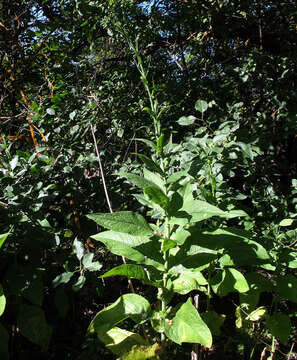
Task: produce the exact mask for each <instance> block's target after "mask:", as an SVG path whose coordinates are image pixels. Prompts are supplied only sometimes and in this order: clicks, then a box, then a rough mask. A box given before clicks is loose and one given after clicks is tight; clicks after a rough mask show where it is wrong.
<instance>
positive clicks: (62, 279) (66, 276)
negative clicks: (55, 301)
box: [53, 272, 73, 288]
mask: <svg viewBox="0 0 297 360" xmlns="http://www.w3.org/2000/svg"><path fill="white" fill-rule="evenodd" d="M72 275H73V272H64V273H63V274H60V275H58V276H57V277H55V278H54V280H53V287H54V288H55V287H57V286H59V285H60V284H66V283H68V282H69V280H70V279H71V278H72Z"/></svg>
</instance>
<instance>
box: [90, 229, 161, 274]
mask: <svg viewBox="0 0 297 360" xmlns="http://www.w3.org/2000/svg"><path fill="white" fill-rule="evenodd" d="M91 237H92V238H93V239H94V240H97V241H101V242H102V243H103V244H105V246H106V247H107V248H108V249H109V250H110V251H111V252H112V253H113V254H115V255H119V256H124V257H125V258H127V259H130V260H133V261H135V262H136V263H139V264H146V265H151V266H154V267H155V268H156V269H158V270H164V266H163V261H164V260H163V258H162V256H161V244H160V242H159V240H158V239H157V238H156V237H153V238H149V237H146V236H133V235H130V234H125V233H121V232H116V231H104V232H102V233H99V234H97V235H93V236H91Z"/></svg>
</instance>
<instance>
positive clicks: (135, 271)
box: [100, 264, 157, 286]
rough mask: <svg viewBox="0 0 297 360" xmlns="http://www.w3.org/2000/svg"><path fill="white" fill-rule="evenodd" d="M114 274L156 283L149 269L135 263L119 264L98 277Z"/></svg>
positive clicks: (150, 283)
mask: <svg viewBox="0 0 297 360" xmlns="http://www.w3.org/2000/svg"><path fill="white" fill-rule="evenodd" d="M115 275H121V276H126V277H129V278H132V279H138V280H142V281H143V282H144V283H146V284H149V285H154V286H157V284H156V283H155V282H154V281H152V278H151V275H150V272H149V270H148V269H146V268H144V267H143V266H141V265H136V264H123V265H119V266H116V267H114V268H113V269H111V270H109V271H107V272H106V273H104V274H103V275H101V276H100V278H106V277H109V276H115Z"/></svg>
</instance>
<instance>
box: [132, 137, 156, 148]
mask: <svg viewBox="0 0 297 360" xmlns="http://www.w3.org/2000/svg"><path fill="white" fill-rule="evenodd" d="M135 140H138V141H141V142H143V143H144V144H146V145H148V146H149V147H150V148H151V149H152V150H156V145H155V143H153V142H152V141H151V140H147V139H141V138H136V139H135Z"/></svg>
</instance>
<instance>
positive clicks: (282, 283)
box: [276, 274, 297, 303]
mask: <svg viewBox="0 0 297 360" xmlns="http://www.w3.org/2000/svg"><path fill="white" fill-rule="evenodd" d="M276 291H277V292H278V293H279V295H280V296H281V298H282V299H284V300H290V301H293V302H295V303H297V278H296V276H294V275H291V274H289V275H285V276H281V277H279V278H278V279H277V287H276Z"/></svg>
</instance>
